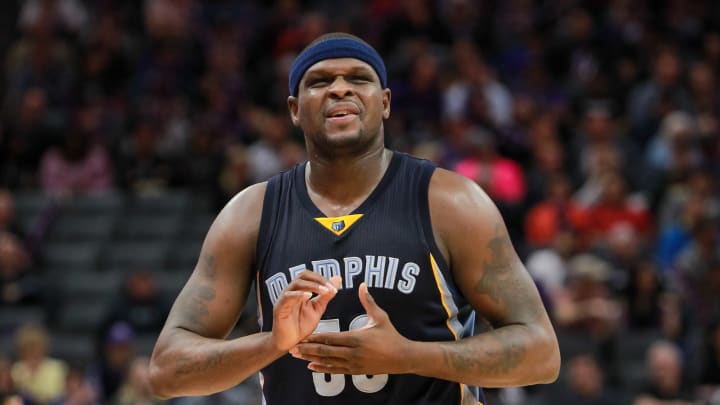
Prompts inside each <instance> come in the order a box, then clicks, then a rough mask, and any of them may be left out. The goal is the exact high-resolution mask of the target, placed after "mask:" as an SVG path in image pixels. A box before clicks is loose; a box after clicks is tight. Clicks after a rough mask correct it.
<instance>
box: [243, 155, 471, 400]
mask: <svg viewBox="0 0 720 405" xmlns="http://www.w3.org/2000/svg"><path fill="white" fill-rule="evenodd" d="M434 169H435V167H434V166H433V165H432V164H431V163H430V162H428V161H425V160H421V159H417V158H414V157H411V156H409V155H406V154H402V153H398V152H395V153H394V155H393V158H392V160H391V162H390V165H389V167H388V169H387V171H386V172H385V174H384V176H383V178H382V180H381V181H380V183H379V184H378V185H377V187H376V188H375V189H374V190H373V192H372V193H371V194H370V196H369V197H368V198H367V199H366V200H365V201H364V202H363V203H362V204H361V205H360V206H359V207H358V208H357V209H356V210H355V211H353V212H352V213H351V214H349V215H345V216H342V217H336V218H328V217H327V216H326V215H324V214H323V213H322V212H321V211H320V210H319V209H318V208H317V207H316V206H315V205H314V204H313V202H312V200H311V199H310V196H309V195H308V192H307V188H306V184H305V164H300V165H297V166H295V167H294V168H292V169H290V170H288V171H287V172H284V173H282V174H280V175H277V176H275V177H273V178H272V179H270V180H269V182H268V185H267V191H266V194H265V200H264V206H263V213H262V220H261V225H260V234H259V237H258V249H257V258H256V263H257V271H258V272H257V279H256V281H257V286H258V294H259V296H258V302H259V312H260V313H259V320H260V323H261V325H260V326H261V329H262V330H264V331H270V330H271V329H272V322H273V319H272V306H273V304H274V303H276V302H277V300H278V297H279V295H280V293H281V292H282V290H283V289H284V288H285V287H286V286H287V285H288V284H289V283H290V281H292V280H293V277H294V276H295V275H297V274H298V273H299V272H301V271H303V270H305V269H309V270H312V271H315V272H317V273H320V274H322V275H323V276H325V277H327V278H328V279H329V278H330V277H332V276H336V275H339V276H341V277H342V287H341V288H340V289H339V291H338V293H337V295H336V296H335V298H334V299H333V300H331V301H330V303H329V304H328V307H327V310H326V311H325V314H324V315H323V318H322V320H321V321H320V324H319V325H318V328H317V330H316V331H322V332H329V331H345V330H351V329H355V328H359V327H362V326H363V325H364V324H365V323H366V321H367V315H365V311H364V308H363V307H362V305H361V304H360V300H359V298H358V286H359V285H360V283H362V282H363V281H365V282H366V283H367V285H368V289H369V291H370V293H371V294H372V296H373V298H374V299H375V301H376V302H377V304H378V305H379V306H380V307H381V308H383V309H384V310H385V311H386V312H387V313H388V315H389V317H390V320H391V321H392V323H393V325H394V326H395V328H397V330H398V332H400V334H402V335H403V336H405V337H406V338H408V339H412V340H418V341H452V340H457V339H461V338H462V337H464V336H467V335H469V334H472V325H473V323H474V312H472V311H471V310H470V308H469V305H468V304H467V302H466V301H465V300H464V298H463V297H462V295H461V294H460V292H459V291H458V289H457V288H456V286H455V284H454V282H453V278H452V275H451V273H450V272H449V269H448V267H447V265H446V263H445V260H444V259H443V257H442V255H441V254H440V252H439V250H438V248H437V246H436V244H435V241H434V239H433V236H432V228H431V224H430V214H429V209H428V185H429V182H430V177H431V175H432V173H433V170H434ZM307 364H308V363H307V361H303V360H299V359H295V358H293V357H292V356H290V355H285V356H283V357H282V358H280V359H278V360H277V361H275V362H273V363H272V364H270V365H269V366H267V367H266V368H264V369H263V370H262V371H261V381H262V385H263V394H264V399H265V401H266V403H267V404H270V405H277V404H299V405H304V404H307V405H311V404H344V405H348V404H350V405H352V404H358V405H359V404H362V405H371V404H423V405H431V404H432V405H448V404H461V403H464V404H468V403H472V404H477V402H483V399H482V396H481V395H482V394H481V392H478V390H476V389H469V388H468V387H466V386H464V385H463V384H459V383H454V382H449V381H445V380H439V379H435V378H428V377H421V376H417V375H409V374H403V375H397V374H396V375H374V376H365V375H361V376H351V375H342V374H338V375H330V374H327V375H326V374H322V373H314V372H312V371H311V370H308V368H307ZM463 397H464V398H465V399H464V401H463Z"/></svg>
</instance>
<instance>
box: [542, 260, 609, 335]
mask: <svg viewBox="0 0 720 405" xmlns="http://www.w3.org/2000/svg"><path fill="white" fill-rule="evenodd" d="M610 272H611V269H610V266H609V265H608V264H607V263H606V262H604V261H603V260H602V259H599V258H598V257H596V256H593V255H590V254H579V255H577V256H575V257H574V258H572V259H571V261H570V264H569V277H568V281H567V285H566V287H565V288H564V289H563V290H561V291H559V292H558V293H557V294H555V296H554V297H553V315H554V319H555V321H556V322H557V325H558V327H560V328H566V329H571V330H573V329H574V330H580V331H583V332H584V333H586V334H588V335H589V336H591V337H593V338H594V339H596V340H605V339H608V338H610V337H612V336H613V335H615V334H616V333H617V331H618V326H619V325H620V320H621V318H620V316H621V306H620V302H619V301H618V300H617V298H615V297H614V296H613V295H612V292H611V291H610V289H609V288H608V285H607V282H608V280H609V278H610Z"/></svg>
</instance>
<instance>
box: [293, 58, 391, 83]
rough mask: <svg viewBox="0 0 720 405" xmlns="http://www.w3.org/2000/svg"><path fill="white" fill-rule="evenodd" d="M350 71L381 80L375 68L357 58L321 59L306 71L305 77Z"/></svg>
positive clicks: (374, 79)
mask: <svg viewBox="0 0 720 405" xmlns="http://www.w3.org/2000/svg"><path fill="white" fill-rule="evenodd" d="M348 73H366V74H370V75H372V78H373V81H377V82H379V81H380V78H379V77H378V75H377V73H376V72H375V69H373V68H372V66H370V64H368V63H366V62H364V61H362V60H360V59H355V58H336V59H324V60H321V61H319V62H317V63H315V64H313V65H311V66H310V67H309V68H308V69H307V71H305V74H304V75H303V79H305V78H307V77H310V76H315V75H342V74H348Z"/></svg>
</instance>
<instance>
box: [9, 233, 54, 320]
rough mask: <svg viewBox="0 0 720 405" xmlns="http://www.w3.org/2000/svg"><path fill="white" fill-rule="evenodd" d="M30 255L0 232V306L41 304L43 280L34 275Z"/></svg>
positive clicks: (18, 241) (17, 243)
mask: <svg viewBox="0 0 720 405" xmlns="http://www.w3.org/2000/svg"><path fill="white" fill-rule="evenodd" d="M34 270H35V269H34V268H33V264H32V261H31V260H30V255H29V254H28V252H27V251H26V249H25V247H24V246H23V245H22V244H21V243H20V240H18V238H16V237H15V236H14V235H12V234H11V233H8V232H3V231H0V304H2V306H13V305H26V304H43V303H44V299H45V298H46V296H45V293H44V287H43V280H42V278H41V277H39V275H38V274H36V273H35V271H34Z"/></svg>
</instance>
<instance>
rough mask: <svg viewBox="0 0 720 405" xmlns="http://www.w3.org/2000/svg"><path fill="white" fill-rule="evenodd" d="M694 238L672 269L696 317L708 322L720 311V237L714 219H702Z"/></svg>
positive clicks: (673, 276)
mask: <svg viewBox="0 0 720 405" xmlns="http://www.w3.org/2000/svg"><path fill="white" fill-rule="evenodd" d="M692 233H693V240H692V242H690V244H689V245H688V246H687V247H686V248H685V249H683V251H682V252H681V253H680V254H679V255H678V258H677V260H676V261H675V264H674V270H673V271H674V272H673V273H671V276H672V280H673V281H674V286H675V287H676V288H678V289H679V291H680V292H681V294H682V297H683V300H685V301H686V302H688V303H689V304H690V305H691V307H692V308H693V319H694V321H695V322H698V323H699V325H703V326H704V325H707V324H708V323H709V322H710V320H712V319H714V318H715V317H716V316H719V315H720V239H719V238H718V225H717V222H716V221H714V220H710V219H706V220H701V221H699V222H698V223H697V224H696V226H695V227H694V228H693V232H692Z"/></svg>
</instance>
